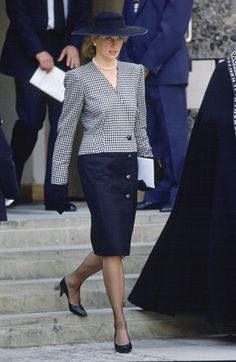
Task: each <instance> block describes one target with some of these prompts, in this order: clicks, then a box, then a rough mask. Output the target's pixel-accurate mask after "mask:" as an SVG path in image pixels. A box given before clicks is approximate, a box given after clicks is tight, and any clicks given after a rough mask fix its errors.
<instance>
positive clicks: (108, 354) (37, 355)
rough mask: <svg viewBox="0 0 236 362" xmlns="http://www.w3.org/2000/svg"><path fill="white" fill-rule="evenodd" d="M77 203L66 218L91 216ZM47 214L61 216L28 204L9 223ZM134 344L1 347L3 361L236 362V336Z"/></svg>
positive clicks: (0, 361)
mask: <svg viewBox="0 0 236 362" xmlns="http://www.w3.org/2000/svg"><path fill="white" fill-rule="evenodd" d="M76 204H77V206H78V211H77V212H75V213H69V212H67V213H65V214H63V216H66V217H71V218H73V217H78V215H86V214H88V209H87V207H86V204H85V203H84V202H78V203H76ZM141 212H145V213H148V212H149V211H141ZM152 212H153V211H152ZM157 212H158V211H157ZM45 215H47V217H50V218H54V217H55V218H60V217H61V216H60V215H59V214H57V213H56V212H55V211H45V210H44V207H43V205H42V204H25V205H19V206H16V207H12V208H9V209H8V219H9V220H21V221H26V220H35V219H40V218H43V217H45ZM131 337H132V336H131ZM49 343H50V342H49ZM132 344H133V351H132V352H131V353H130V354H128V355H122V354H119V353H116V352H115V351H114V347H113V343H112V342H103V343H77V344H70V345H56V346H55V345H54V346H53V345H51V346H40V347H22V348H4V349H3V348H0V362H18V361H19V362H32V361H35V362H53V361H57V362H74V361H76V362H94V361H95V362H113V361H114V362H116V361H123V362H126V361H127V362H128V361H135V362H140V361H236V336H235V337H234V336H205V337H202V338H199V337H194V338H159V339H155V340H141V341H135V340H132Z"/></svg>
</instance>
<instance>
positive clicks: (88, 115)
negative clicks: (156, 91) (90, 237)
mask: <svg viewBox="0 0 236 362" xmlns="http://www.w3.org/2000/svg"><path fill="white" fill-rule="evenodd" d="M79 121H81V122H82V125H83V138H82V142H81V145H80V149H79V155H83V154H93V153H102V152H138V155H139V156H146V157H149V156H152V151H151V147H150V144H149V141H148V137H147V134H146V105H145V86H144V70H143V66H142V65H137V64H132V63H125V62H120V61H119V62H118V76H117V87H116V89H115V88H114V87H113V86H112V85H111V84H110V82H109V81H108V80H107V79H106V77H105V76H104V75H103V74H102V73H101V72H100V70H99V69H98V68H97V67H96V66H95V65H94V64H93V62H89V63H87V64H85V65H82V66H81V67H79V68H76V69H73V70H71V71H69V72H67V73H66V76H65V100H64V104H63V109H62V114H61V116H60V119H59V123H58V136H57V140H56V143H55V148H54V154H53V165H52V183H53V184H66V183H67V182H68V167H69V163H70V158H71V152H72V146H73V141H74V137H75V132H76V128H77V124H78V122H79Z"/></svg>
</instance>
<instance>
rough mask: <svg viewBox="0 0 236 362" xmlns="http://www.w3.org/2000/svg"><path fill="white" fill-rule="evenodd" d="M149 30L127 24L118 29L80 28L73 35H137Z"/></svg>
mask: <svg viewBox="0 0 236 362" xmlns="http://www.w3.org/2000/svg"><path fill="white" fill-rule="evenodd" d="M147 32H148V30H147V29H145V28H142V27H140V26H126V27H122V28H116V29H114V30H113V29H101V30H96V29H95V28H89V27H86V28H80V29H76V30H74V31H73V32H72V35H98V36H99V35H101V36H107V35H109V36H135V35H144V34H146V33H147Z"/></svg>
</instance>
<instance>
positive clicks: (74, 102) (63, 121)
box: [51, 71, 84, 185]
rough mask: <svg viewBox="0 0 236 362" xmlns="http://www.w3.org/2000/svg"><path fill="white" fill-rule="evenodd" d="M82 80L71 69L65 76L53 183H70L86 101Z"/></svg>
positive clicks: (53, 168) (55, 149)
mask: <svg viewBox="0 0 236 362" xmlns="http://www.w3.org/2000/svg"><path fill="white" fill-rule="evenodd" d="M81 83H82V80H81V79H79V78H78V76H77V75H75V74H74V72H73V71H69V72H67V73H66V76H65V100H64V104H63V109H62V113H61V116H60V118H59V121H58V129H57V139H56V143H55V147H54V152H53V161H52V180H51V182H52V184H57V185H64V184H67V183H68V168H69V164H70V158H71V152H72V147H73V141H74V136H75V132H76V128H77V124H78V122H79V119H80V115H81V111H82V108H83V103H84V94H83V86H82V85H81Z"/></svg>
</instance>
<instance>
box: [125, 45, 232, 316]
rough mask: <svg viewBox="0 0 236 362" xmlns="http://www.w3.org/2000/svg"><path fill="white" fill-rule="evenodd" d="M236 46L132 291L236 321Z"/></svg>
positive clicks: (152, 303)
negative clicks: (163, 221) (173, 202)
mask: <svg viewBox="0 0 236 362" xmlns="http://www.w3.org/2000/svg"><path fill="white" fill-rule="evenodd" d="M235 134H236V51H235V52H233V53H232V54H231V56H230V57H229V58H228V59H227V60H225V61H223V62H221V63H219V64H218V65H217V67H216V69H215V71H214V73H213V75H212V78H211V80H210V82H209V85H208V88H207V90H206V93H205V96H204V99H203V102H202V105H201V107H200V110H199V113H198V116H197V119H196V122H195V125H194V128H193V131H192V135H191V139H190V143H189V147H188V151H187V155H186V161H185V165H184V171H183V176H182V180H181V184H180V188H179V192H178V194H177V198H176V202H175V204H174V208H173V211H172V213H171V215H170V217H169V219H168V221H167V223H166V225H165V227H164V229H163V231H162V233H161V235H160V237H159V239H158V240H157V243H156V245H155V246H154V248H153V250H152V252H151V254H150V256H149V258H148V260H147V262H146V264H145V266H144V268H143V270H142V272H141V275H140V277H139V278H138V281H137V283H136V285H135V286H134V288H133V290H132V292H131V294H130V295H129V297H128V299H129V301H130V302H131V303H133V304H135V305H137V306H139V307H141V308H143V309H145V310H148V311H154V312H161V313H165V314H170V315H174V314H175V313H194V314H196V313H197V314H201V315H204V316H205V317H206V320H207V321H209V322H222V321H223V322H228V321H231V322H236V286H235V280H236V187H235V185H236V135H235Z"/></svg>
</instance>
